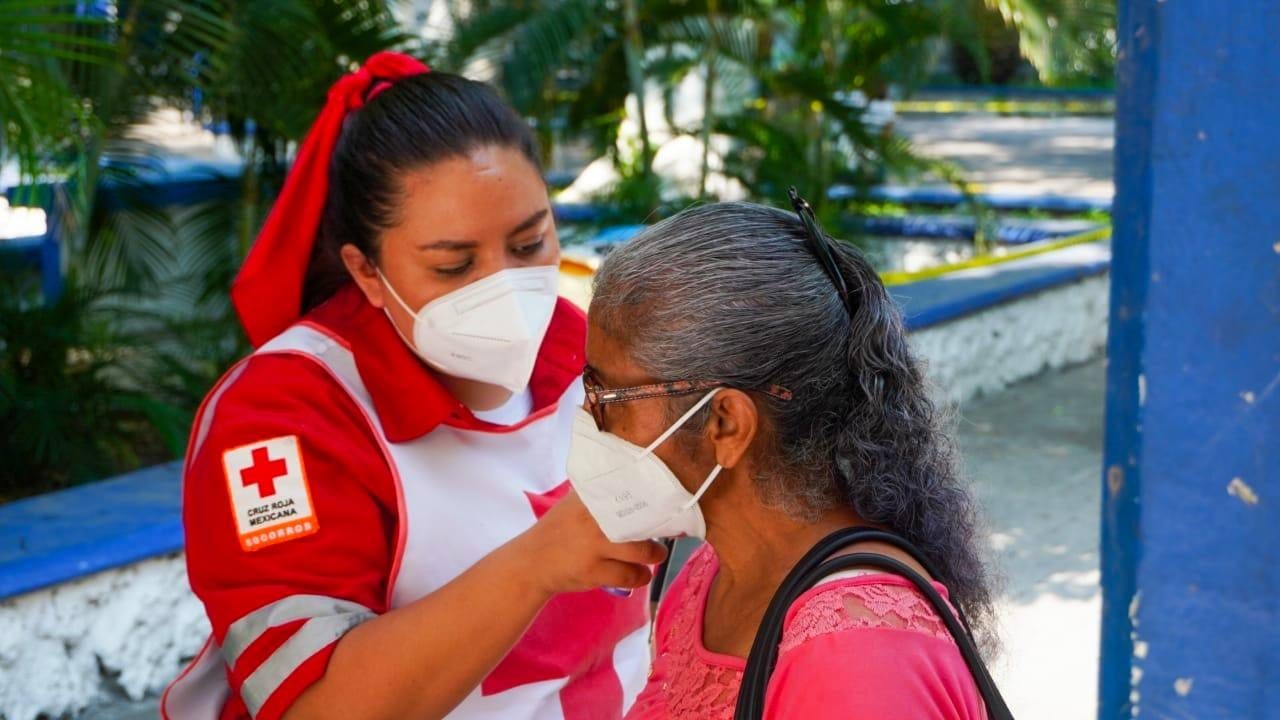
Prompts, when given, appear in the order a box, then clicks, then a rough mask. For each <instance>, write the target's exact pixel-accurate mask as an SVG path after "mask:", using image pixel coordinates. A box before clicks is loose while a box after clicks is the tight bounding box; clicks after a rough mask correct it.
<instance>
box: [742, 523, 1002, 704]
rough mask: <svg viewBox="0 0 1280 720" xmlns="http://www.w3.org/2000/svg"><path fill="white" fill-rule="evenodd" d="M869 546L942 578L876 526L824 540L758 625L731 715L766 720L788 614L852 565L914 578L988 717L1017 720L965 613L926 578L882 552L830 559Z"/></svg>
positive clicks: (786, 581)
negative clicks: (879, 545) (887, 549)
mask: <svg viewBox="0 0 1280 720" xmlns="http://www.w3.org/2000/svg"><path fill="white" fill-rule="evenodd" d="M865 542H883V543H887V544H890V545H892V546H894V547H896V548H898V549H900V550H902V551H903V552H905V553H907V554H908V555H910V556H911V557H912V558H913V559H914V560H915V561H916V562H918V563H919V564H920V565H921V567H923V568H924V569H925V571H926V572H928V573H929V574H930V575H932V576H933V577H939V574H938V573H937V572H936V571H935V570H934V569H933V567H932V565H931V563H930V562H928V560H927V559H926V558H925V557H923V556H922V555H921V553H920V551H919V550H917V549H916V547H915V546H914V545H912V544H911V543H910V542H908V541H907V540H906V539H905V538H903V537H901V536H899V535H897V534H894V533H890V532H885V531H883V530H875V529H872V528H846V529H843V530H838V531H836V532H834V533H832V534H830V535H828V536H827V537H825V538H823V539H822V540H820V541H819V542H818V544H817V545H814V546H813V549H811V550H810V551H809V552H808V553H806V554H805V556H804V557H803V558H801V559H800V562H798V563H796V566H795V567H794V568H792V569H791V572H790V573H788V574H787V577H786V579H784V580H783V581H782V584H781V585H780V586H779V587H778V591H777V592H776V593H774V596H773V599H772V600H771V601H770V602H769V608H768V609H767V610H766V611H765V614H764V619H763V620H761V622H760V630H759V631H758V632H757V633H756V638H755V641H754V642H753V643H752V645H751V654H750V655H749V656H748V657H747V666H746V669H745V670H744V671H743V674H742V686H741V688H740V689H739V691H738V704H737V708H736V710H735V712H734V715H733V717H734V720H762V719H763V718H764V697H765V691H766V690H767V689H768V686H769V678H770V676H772V675H773V670H774V667H775V666H776V665H777V663H778V645H779V643H781V642H782V625H783V622H784V620H785V619H786V615H787V611H788V610H789V609H790V608H791V606H792V605H793V604H794V603H795V601H796V599H797V598H798V597H800V595H801V594H803V593H804V592H805V591H806V590H808V589H809V588H811V587H813V586H814V585H816V584H817V583H818V581H820V580H822V579H823V578H824V577H827V576H828V575H831V574H833V573H837V572H840V571H842V570H847V569H850V568H854V567H874V568H877V569H880V570H884V571H886V572H890V573H893V574H895V575H900V576H902V577H905V578H906V579H907V580H910V581H911V583H912V584H913V585H915V587H916V589H917V590H919V591H920V593H921V594H922V595H923V596H924V597H925V599H926V600H928V601H929V604H930V605H932V606H933V609H934V612H936V613H937V614H938V617H939V618H941V619H942V622H943V624H944V625H946V627H947V631H948V632H950V633H951V637H952V638H953V639H954V640H955V642H956V646H957V647H958V648H959V650H960V655H961V657H963V658H964V662H965V665H967V666H968V668H969V672H970V673H971V674H972V675H973V679H974V683H975V684H976V685H977V687H978V693H979V694H980V695H981V696H982V701H983V702H984V703H985V704H986V708H987V717H988V718H990V720H1013V714H1012V713H1011V712H1010V711H1009V706H1008V705H1007V704H1006V703H1005V701H1004V698H1003V697H1002V696H1001V695H1000V690H999V689H998V688H997V687H996V684H995V681H994V680H993V679H992V678H991V673H990V672H988V670H987V666H986V665H985V664H984V663H983V662H982V656H981V655H980V654H979V653H978V648H977V645H976V643H974V641H973V634H972V633H971V632H970V630H969V623H968V621H967V620H966V619H965V617H964V613H963V612H961V611H960V610H959V609H956V611H955V612H952V609H951V606H950V605H948V604H947V602H946V600H944V599H943V598H942V595H941V594H940V593H939V592H938V591H937V589H936V588H934V587H933V585H932V584H931V583H930V582H929V581H928V580H926V579H925V578H924V577H923V576H921V575H920V573H918V572H916V571H915V570H913V569H912V568H911V567H910V566H908V565H906V564H905V563H903V562H901V561H899V560H896V559H894V558H891V557H888V556H886V555H881V554H879V553H871V552H860V553H852V554H849V555H840V556H837V557H834V558H832V557H831V555H832V554H834V553H835V552H837V551H838V550H841V549H843V548H846V547H849V546H850V545H855V544H858V543H865Z"/></svg>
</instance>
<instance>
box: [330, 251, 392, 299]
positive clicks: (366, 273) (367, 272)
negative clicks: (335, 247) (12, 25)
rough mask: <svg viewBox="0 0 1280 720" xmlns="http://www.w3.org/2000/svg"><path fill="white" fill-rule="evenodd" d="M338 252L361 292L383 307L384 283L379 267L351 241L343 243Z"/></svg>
mask: <svg viewBox="0 0 1280 720" xmlns="http://www.w3.org/2000/svg"><path fill="white" fill-rule="evenodd" d="M338 254H339V255H340V256H341V257H342V264H343V266H345V267H346V268H347V273H348V274H350V275H351V279H352V280H354V281H355V283H356V285H357V286H359V288H360V292H363V293H364V296H365V298H366V299H367V300H368V301H369V304H370V305H372V306H374V307H376V308H381V307H382V306H383V304H384V302H385V298H384V297H383V289H382V283H381V282H379V280H378V270H377V268H376V267H374V265H373V263H372V262H370V261H369V258H368V256H366V255H365V254H364V253H362V252H360V249H359V248H357V247H356V246H355V245H352V244H351V243H347V244H346V245H343V246H342V249H341V250H339V251H338Z"/></svg>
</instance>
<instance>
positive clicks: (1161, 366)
mask: <svg viewBox="0 0 1280 720" xmlns="http://www.w3.org/2000/svg"><path fill="white" fill-rule="evenodd" d="M1120 6H1121V7H1120V24H1119V30H1118V33H1119V45H1120V62H1119V70H1118V90H1117V107H1116V123H1117V131H1116V191H1117V194H1116V203H1115V241H1114V242H1115V248H1114V259H1113V264H1112V291H1111V292H1112V294H1111V335H1110V339H1109V347H1108V352H1109V356H1110V364H1109V366H1108V377H1107V421H1106V450H1105V453H1104V456H1105V459H1104V468H1103V483H1102V486H1103V496H1104V502H1103V533H1102V581H1103V622H1102V662H1101V672H1100V693H1099V717H1100V718H1106V719H1108V720H1110V719H1112V718H1122V717H1131V716H1139V717H1156V718H1280V600H1278V599H1277V598H1278V597H1280V549H1278V548H1277V545H1280V3H1278V2H1275V0H1234V1H1233V2H1230V3H1224V2H1221V0H1121V3H1120Z"/></svg>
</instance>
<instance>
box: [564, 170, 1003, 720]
mask: <svg viewBox="0 0 1280 720" xmlns="http://www.w3.org/2000/svg"><path fill="white" fill-rule="evenodd" d="M793 202H794V203H795V204H796V208H797V213H791V212H784V211H781V210H776V209H773V208H768V207H763V206H759V205H752V204H746V203H726V204H714V205H706V206H702V207H698V208H695V209H692V210H688V211H686V212H684V213H681V214H680V215H678V216H676V217H673V218H671V219H669V220H667V221H665V222H663V223H660V224H658V225H655V226H654V227H652V228H649V229H648V230H647V231H645V232H644V233H642V234H641V235H639V236H638V237H636V238H635V239H634V240H632V241H631V242H630V243H628V244H626V245H624V246H622V247H620V248H618V249H617V250H615V251H614V252H613V253H612V254H611V255H610V256H609V257H608V259H607V261H606V262H605V263H604V265H603V267H602V268H601V269H600V271H599V273H598V275H597V277H596V281H595V292H594V297H593V300H592V302H591V308H590V313H589V330H588V343H587V362H588V368H587V372H586V375H585V378H584V381H585V384H586V386H587V395H588V398H587V406H586V407H585V408H584V409H583V411H582V412H581V413H580V414H579V417H578V418H577V420H576V425H575V428H574V440H573V446H572V451H571V453H570V460H569V473H570V479H571V480H572V481H573V484H574V486H575V488H576V490H577V492H578V493H579V495H581V497H582V499H583V501H584V502H585V503H586V505H587V507H588V509H589V510H591V512H592V515H593V516H594V517H595V518H596V520H597V522H598V523H599V524H600V525H601V529H602V530H603V531H604V533H605V534H606V535H607V536H609V538H610V539H611V540H614V541H619V540H630V539H639V538H646V537H675V536H679V535H690V536H697V537H705V538H706V541H707V542H706V544H705V545H703V546H702V547H701V548H700V549H699V550H697V551H696V552H695V553H694V554H693V556H692V557H691V558H690V560H689V561H688V563H687V564H686V566H685V568H684V569H683V571H682V572H681V574H680V575H679V577H678V578H677V579H676V580H675V581H674V582H673V584H672V585H671V587H670V588H669V590H668V592H667V594H666V597H665V598H664V600H663V603H662V605H661V607H660V609H659V611H658V616H657V627H656V631H655V632H656V634H655V643H656V647H655V661H654V664H653V668H652V671H651V673H650V676H649V680H648V684H647V686H646V687H645V688H644V690H643V691H642V692H641V694H640V696H639V699H638V701H637V702H636V704H635V706H634V707H633V708H632V710H631V711H630V714H629V715H628V717H629V718H638V719H643V720H657V719H660V718H672V719H676V718H698V719H700V720H701V719H706V718H730V717H733V716H734V709H735V704H736V703H737V701H738V694H739V692H738V691H739V685H740V683H741V682H742V677H743V670H744V666H745V658H746V656H747V655H748V653H749V651H751V650H752V645H753V641H754V639H755V637H756V634H757V628H759V627H760V625H761V620H762V617H764V616H765V613H766V608H767V607H768V606H769V604H770V600H771V598H773V596H774V595H775V591H777V589H778V588H779V586H780V585H781V584H783V581H784V578H785V577H786V576H787V575H788V573H789V572H790V571H791V570H792V568H793V567H794V566H795V565H796V563H797V562H798V561H799V560H800V559H801V557H802V556H804V555H805V554H806V551H808V550H810V548H812V547H814V546H815V544H816V543H818V542H819V541H820V540H821V539H823V538H824V537H827V536H829V535H830V534H831V533H833V532H834V531H838V530H841V529H845V528H857V527H868V528H878V529H880V530H882V531H887V532H888V533H893V534H895V535H896V536H900V537H901V538H903V539H905V542H901V543H898V544H894V543H888V542H883V541H876V542H859V543H857V544H855V545H852V546H849V547H846V548H843V549H841V550H838V551H837V553H836V554H837V555H838V554H841V553H852V552H857V553H863V554H865V553H873V554H875V556H876V557H886V556H887V557H888V558H890V559H891V560H893V561H896V562H897V563H898V565H897V566H898V567H904V566H905V567H904V570H905V571H906V572H911V571H914V572H916V573H919V574H920V575H922V576H926V577H928V576H929V575H932V576H931V577H928V580H927V581H925V580H922V581H921V584H922V585H928V586H929V587H931V588H932V589H934V590H936V592H937V594H938V595H940V596H942V597H945V598H946V600H941V599H939V600H938V601H937V602H938V604H940V605H942V606H943V608H944V609H946V610H947V613H946V614H948V615H949V614H950V612H951V610H952V609H953V608H956V609H960V610H962V611H963V614H964V615H966V616H967V618H968V621H969V623H970V626H969V627H972V628H973V630H974V632H976V633H978V635H979V636H980V637H982V638H983V639H989V638H988V633H987V628H988V625H989V621H990V619H991V614H992V613H991V593H990V589H989V586H988V573H987V569H986V567H985V566H984V562H983V559H982V554H981V551H980V545H981V538H980V535H979V532H978V527H977V524H976V520H975V516H976V512H975V503H974V500H973V498H972V496H971V494H970V491H969V489H968V488H967V487H966V486H965V484H964V483H962V482H961V481H960V479H959V477H958V474H957V471H956V462H955V452H954V450H953V447H952V443H951V441H950V439H949V438H948V436H947V434H946V432H945V431H944V430H943V429H942V427H941V424H942V423H941V419H940V413H939V411H938V410H937V409H936V408H935V406H934V404H933V403H932V402H931V401H930V399H929V396H928V394H927V391H926V386H925V381H924V378H923V376H922V372H921V368H920V364H919V363H918V361H917V360H916V359H915V357H913V355H912V352H911V350H910V348H909V346H908V343H907V338H906V334H905V330H904V328H903V324H902V319H901V316H900V313H899V311H898V309H897V308H896V307H895V305H894V302H893V301H892V299H890V297H889V294H888V293H887V292H886V290H885V288H884V285H883V284H882V283H881V282H880V279H879V277H878V276H877V274H876V273H875V271H874V270H873V269H872V268H871V266H870V265H869V264H868V263H867V261H866V259H865V258H864V257H863V256H862V255H861V254H860V253H859V252H858V251H857V250H856V249H854V248H853V247H852V246H849V245H847V244H845V243H839V242H835V241H833V240H831V239H830V238H828V237H826V236H825V235H824V234H823V233H822V232H821V230H820V229H818V227H817V224H816V221H814V219H813V218H812V213H811V211H810V210H809V209H808V206H807V205H806V204H805V203H804V201H803V200H797V199H796V198H795V197H794V195H793ZM904 548H905V550H904ZM912 549H915V550H918V552H917V553H915V554H913V553H912V552H908V551H909V550H912ZM859 557H865V555H859ZM883 566H884V563H880V564H878V565H875V566H874V567H873V566H859V567H855V568H852V569H847V570H846V571H844V572H840V573H837V574H834V575H829V576H827V577H824V578H822V580H821V581H820V582H819V583H818V584H817V585H816V586H814V587H813V588H812V589H810V590H808V591H807V592H805V593H804V594H802V595H800V596H799V597H798V599H797V600H796V602H794V603H793V604H791V605H790V607H789V609H787V608H784V609H786V616H785V617H786V621H785V623H784V624H783V631H782V634H781V642H780V644H778V645H776V649H777V663H776V667H775V669H774V671H773V674H772V678H771V679H770V680H769V681H768V685H767V694H766V695H765V704H764V708H765V710H764V716H765V717H770V718H805V719H806V720H812V719H815V718H817V719H819V720H820V719H822V718H842V719H847V718H983V717H986V716H987V714H988V712H990V711H989V710H988V708H985V707H984V702H983V697H984V693H982V692H980V690H979V688H980V687H982V682H981V678H982V676H984V675H985V669H981V661H980V660H977V661H976V662H977V666H978V668H979V669H980V670H981V672H976V673H975V674H971V672H970V670H971V669H972V668H973V665H972V664H971V665H970V666H968V667H967V666H966V662H965V658H964V657H962V654H961V652H960V647H958V645H957V640H956V639H955V638H954V637H953V635H954V633H952V632H949V631H948V624H947V623H946V622H945V620H946V618H944V617H943V616H942V614H940V613H939V612H938V610H937V609H936V608H935V607H934V605H932V604H931V603H930V602H929V601H928V600H927V598H926V597H925V596H924V595H923V594H922V593H921V592H920V590H919V589H918V588H917V587H916V586H915V585H913V584H912V582H910V581H909V580H908V579H906V578H905V577H904V576H903V574H901V573H892V572H885V571H884V570H883V569H882V567H883ZM930 571H932V572H930ZM948 601H949V603H950V605H947V604H946V603H947V602H948ZM952 627H953V629H954V627H955V626H954V625H952ZM961 634H962V635H967V633H961ZM961 640H962V641H964V642H969V640H968V638H967V637H962V638H961ZM765 644H768V643H765ZM970 646H971V645H970ZM973 655H974V657H975V658H976V656H977V654H976V651H973ZM975 676H976V677H978V678H979V681H978V682H975ZM766 677H768V676H767V675H766ZM986 680H987V682H988V683H989V680H990V679H989V676H987V677H986ZM991 689H992V690H994V686H991ZM995 697H997V698H998V693H996V694H995ZM997 704H998V705H999V710H1000V711H998V712H991V716H992V717H1003V716H1005V715H1006V713H1007V711H1005V710H1004V708H1003V702H1002V701H998V703H997ZM739 717H742V714H741V713H740V714H739Z"/></svg>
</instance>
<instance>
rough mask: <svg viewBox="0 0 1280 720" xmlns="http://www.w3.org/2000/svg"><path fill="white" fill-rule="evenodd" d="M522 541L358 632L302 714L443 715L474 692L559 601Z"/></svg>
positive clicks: (348, 638)
mask: <svg viewBox="0 0 1280 720" xmlns="http://www.w3.org/2000/svg"><path fill="white" fill-rule="evenodd" d="M521 540H522V538H516V539H515V540H513V541H512V542H510V543H507V544H506V545H503V546H502V547H500V548H498V549H497V550H495V551H493V552H492V553H491V554H489V555H488V556H486V557H485V558H484V559H482V560H480V561H479V562H478V563H476V564H475V565H473V566H472V567H471V568H469V569H468V570H467V571H466V572H464V573H462V574H461V575H459V576H458V577H457V578H455V579H454V580H453V581H452V582H450V583H448V584H447V585H445V586H443V587H441V588H440V589H439V590H437V591H435V592H433V593H431V594H430V595H427V596H425V597H423V598H422V599H420V600H417V601H416V602H413V603H411V604H409V605H406V606H404V607H401V608H397V609H395V610H392V611H390V612H388V613H386V614H384V615H380V616H378V617H376V618H373V619H372V620H368V621H366V622H364V623H362V624H360V625H359V626H357V627H355V628H353V629H352V630H351V631H350V632H348V633H347V634H346V635H344V636H343V637H342V639H341V640H339V641H338V645H337V648H336V649H335V650H334V653H333V656H332V657H331V658H330V660H329V665H328V668H327V669H326V671H325V674H324V677H322V678H321V679H320V680H319V681H317V682H316V683H315V684H314V685H312V686H311V687H310V688H308V689H307V690H306V691H305V692H303V694H302V695H301V696H299V697H298V699H297V701H296V702H294V704H293V705H292V707H291V708H290V709H289V711H288V712H287V713H286V714H285V717H286V718H287V719H290V720H292V719H294V718H308V719H311V718H344V719H347V718H404V717H412V718H439V717H443V716H444V715H446V714H447V713H448V712H449V711H451V710H452V709H453V708H454V707H455V706H457V705H458V703H460V702H462V700H463V699H465V698H466V697H467V695H468V694H470V693H471V691H472V690H473V689H475V687H476V686H478V685H479V684H480V682H481V681H482V680H483V679H484V677H485V676H486V675H487V674H488V673H489V671H490V670H492V669H493V667H494V666H495V665H497V663H498V662H499V661H500V660H502V658H503V657H504V656H505V655H506V653H507V651H508V650H510V649H511V647H512V646H513V645H515V643H516V642H517V641H518V640H519V639H520V636H521V635H522V634H523V633H524V631H525V630H526V629H527V628H528V626H529V624H530V623H532V621H533V619H534V617H535V616H537V614H538V612H539V611H540V610H541V609H542V606H543V605H545V604H546V602H547V600H548V599H549V598H550V596H551V595H550V593H549V592H548V591H547V590H546V589H545V588H544V587H542V586H541V584H540V583H538V582H537V581H536V578H535V576H534V575H532V574H531V572H530V568H531V566H532V565H533V563H530V562H529V561H528V558H529V555H528V554H527V550H524V549H522V547H521V544H522V543H521Z"/></svg>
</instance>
